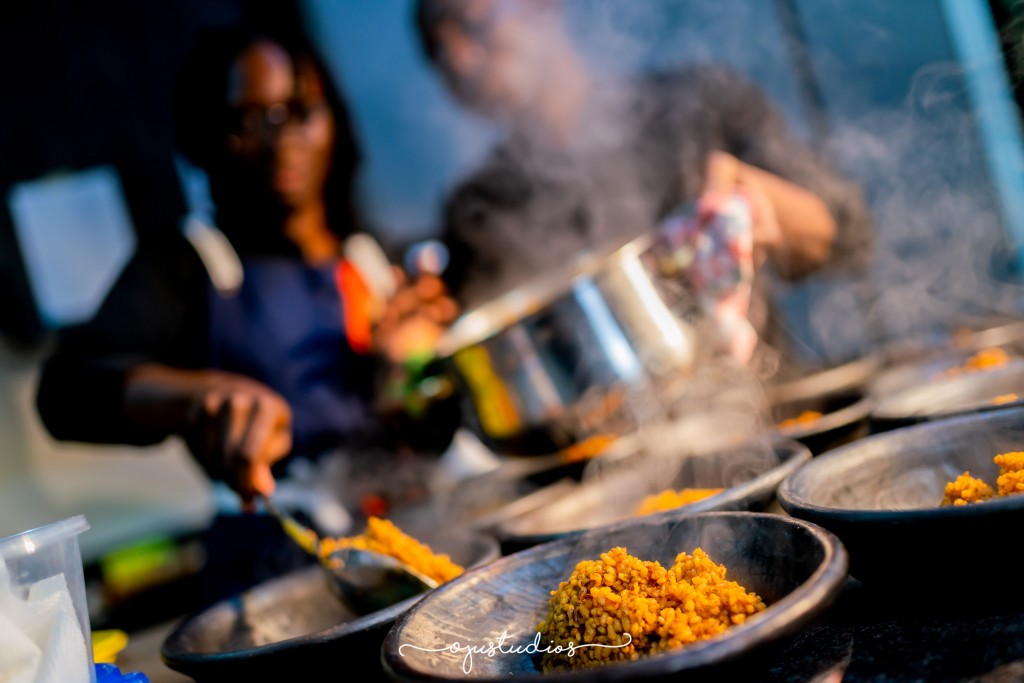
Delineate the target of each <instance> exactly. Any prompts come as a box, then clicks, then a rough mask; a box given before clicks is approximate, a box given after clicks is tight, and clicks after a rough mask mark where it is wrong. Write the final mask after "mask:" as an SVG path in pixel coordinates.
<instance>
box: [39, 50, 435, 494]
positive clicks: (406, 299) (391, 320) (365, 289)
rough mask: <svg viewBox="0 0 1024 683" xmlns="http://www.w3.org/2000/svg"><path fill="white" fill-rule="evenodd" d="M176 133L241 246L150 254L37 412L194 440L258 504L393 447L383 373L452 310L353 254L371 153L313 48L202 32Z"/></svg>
mask: <svg viewBox="0 0 1024 683" xmlns="http://www.w3.org/2000/svg"><path fill="white" fill-rule="evenodd" d="M176 123H177V129H178V130H177V132H178V144H179V147H180V150H181V151H182V153H183V154H184V155H185V156H186V157H188V159H189V160H191V161H192V162H193V163H194V164H196V165H197V166H198V167H200V168H201V169H203V170H204V171H205V172H206V174H207V176H208V178H209V184H210V194H211V197H212V199H213V203H214V204H215V206H216V219H215V220H216V224H217V227H218V228H219V230H220V232H221V233H222V234H223V236H226V238H227V239H226V241H225V240H223V239H212V240H211V239H209V238H206V239H202V240H194V244H189V243H188V242H187V241H186V240H183V239H181V238H180V236H178V235H175V236H172V237H171V238H168V239H167V240H166V241H164V242H162V243H159V244H153V243H146V244H143V245H140V248H139V250H138V252H137V254H136V256H135V258H134V259H133V260H132V262H131V263H130V264H129V265H128V266H127V268H126V269H125V271H124V272H123V274H122V275H121V278H120V280H119V282H118V283H117V284H116V285H115V287H114V288H113V290H112V291H111V293H110V295H109V296H108V298H107V300H106V301H105V303H104V305H103V307H102V308H101V310H100V312H99V313H98V315H97V316H96V317H95V319H94V320H92V321H90V322H89V323H87V324H85V325H83V326H82V327H80V328H77V329H72V330H69V331H67V333H66V334H65V335H64V336H63V338H62V340H61V343H60V345H59V348H58V349H57V351H56V353H55V355H54V356H53V357H52V358H51V359H50V361H49V362H48V363H47V365H46V367H45V369H44V372H43V376H42V379H41V383H40V387H39V394H38V407H39V411H40V414H41V416H42V418H43V421H44V423H45V424H46V426H47V427H48V429H49V430H50V432H51V433H52V434H53V435H54V436H55V437H57V438H59V439H70V440H78V441H91V442H107V443H111V442H114V443H129V444H137V445H145V444H152V443H156V442H159V441H161V440H163V439H164V438H166V437H168V436H170V435H175V434H177V435H180V436H182V437H184V439H185V440H186V442H187V443H188V445H189V447H190V449H191V451H192V453H193V454H194V455H195V456H196V458H197V460H198V461H199V462H200V463H201V464H202V465H203V467H204V468H205V469H206V471H207V472H208V473H210V474H211V475H212V476H214V477H217V478H223V479H224V480H225V481H227V483H228V484H229V485H230V486H232V487H233V488H234V489H235V490H236V491H237V492H238V494H239V495H240V496H241V498H242V501H243V503H244V504H246V505H247V506H248V505H251V503H252V502H253V500H254V498H255V496H256V495H257V494H258V493H262V494H267V495H269V494H270V493H271V492H272V490H273V488H274V476H273V474H272V467H273V466H274V465H275V464H276V463H279V462H281V461H282V460H283V459H284V458H285V456H288V455H289V454H292V453H296V454H301V455H304V456H310V457H316V456H317V455H318V454H320V453H322V452H326V451H328V450H332V449H336V448H338V447H339V446H341V445H344V444H352V443H358V442H361V441H363V440H367V439H374V438H376V437H379V436H380V435H381V433H382V429H381V422H380V420H379V419H378V417H379V416H378V415H376V414H375V412H374V410H373V409H372V405H373V399H374V390H375V386H378V384H379V383H378V381H377V380H378V379H379V377H380V376H381V374H382V368H383V369H384V370H389V369H392V368H395V367H401V364H402V362H403V361H404V360H406V359H407V358H409V357H410V356H411V355H412V354H414V353H415V352H416V351H417V349H421V348H423V347H429V346H430V344H431V343H432V341H433V340H434V339H435V338H436V335H437V334H439V332H440V329H441V325H443V324H444V323H446V322H448V321H450V319H451V318H452V317H454V312H455V311H454V304H453V303H452V302H451V300H449V299H448V298H447V297H445V296H444V292H443V288H442V286H441V284H440V282H439V281H438V280H436V279H430V278H420V279H419V280H417V281H416V282H415V283H407V284H402V283H401V282H399V283H398V287H397V294H396V293H395V290H394V286H395V282H394V281H391V282H390V283H387V282H386V280H387V278H386V277H385V278H383V279H381V278H380V277H379V273H378V278H377V279H374V278H373V277H371V274H370V273H368V272H367V271H366V269H362V270H361V269H360V267H358V266H357V265H356V264H355V263H353V261H352V259H350V258H348V257H347V255H348V254H351V249H349V248H348V247H349V245H350V244H355V243H359V244H360V245H362V247H363V253H364V254H365V253H366V243H367V240H366V239H365V237H366V236H365V235H364V236H362V237H363V238H364V239H363V240H362V241H359V240H358V239H356V238H354V237H352V235H353V234H354V233H355V232H356V231H357V229H358V226H359V220H358V212H357V210H356V207H355V204H354V200H353V194H354V193H353V185H354V180H355V176H356V171H357V167H358V161H359V154H358V150H357V147H356V143H355V140H354V138H353V134H352V131H351V128H350V126H349V122H348V117H347V114H346V111H345V107H344V105H343V103H342V100H341V98H340V97H339V95H338V93H337V92H336V91H335V89H334V88H333V87H332V84H331V80H330V78H329V77H328V75H327V71H326V70H325V69H324V67H323V65H322V63H321V61H320V60H319V59H318V57H317V56H316V54H315V53H314V51H313V50H312V49H310V46H309V45H308V44H307V43H306V42H305V41H303V40H301V39H297V38H293V37H289V36H271V35H270V34H266V33H257V32H252V31H238V30H232V31H221V32H217V33H213V34H210V35H207V36H205V37H203V38H202V39H201V40H200V41H199V43H198V45H197V47H196V49H195V50H194V51H193V53H192V55H191V57H190V58H189V60H188V61H187V63H186V65H185V67H184V69H183V71H182V75H181V79H180V84H179V90H178V93H177V104H176ZM207 237H208V236H207ZM203 245H205V247H204V246H203ZM225 251H226V252H227V253H228V258H227V262H229V263H230V262H235V263H237V264H239V265H240V266H241V268H240V274H241V277H240V278H235V279H236V280H240V282H238V281H235V282H228V283H227V285H225V284H224V281H226V280H227V281H230V280H231V279H232V278H231V277H230V274H231V273H230V271H231V269H230V268H228V269H227V271H229V272H228V276H227V277H225V275H224V271H225V268H224V267H223V265H221V266H220V267H219V269H218V267H214V266H212V265H211V264H213V263H215V262H220V263H221V264H223V263H224V262H225V259H224V258H223V256H224V253H225ZM371 251H372V250H371ZM232 253H233V254H237V261H232V258H233V257H232V256H231V254H232ZM218 254H219V256H220V257H221V258H219V259H218ZM218 273H219V276H218ZM386 275H392V274H391V272H390V270H388V272H387V273H386ZM397 277H399V278H401V274H398V275H397ZM378 282H385V284H383V285H381V284H376V285H375V283H378ZM389 287H390V288H391V289H390V291H389ZM391 295H393V296H391ZM389 297H390V298H389ZM434 426H435V427H436V424H435V425H434ZM453 428H454V426H452V429H453ZM441 432H444V430H443V429H442V430H441ZM441 432H438V433H440V436H439V437H438V438H437V439H435V441H437V442H438V444H439V445H443V444H444V443H445V434H443V433H441ZM447 436H449V437H450V433H448V434H447ZM274 471H275V472H276V471H278V470H274Z"/></svg>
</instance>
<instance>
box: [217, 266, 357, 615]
mask: <svg viewBox="0 0 1024 683" xmlns="http://www.w3.org/2000/svg"><path fill="white" fill-rule="evenodd" d="M243 267H244V281H243V283H242V286H241V288H240V290H239V291H238V292H237V293H236V294H234V295H233V296H224V295H222V294H220V293H218V292H217V291H216V290H214V289H213V287H212V286H211V287H210V293H209V297H208V298H209V316H210V319H209V326H208V329H209V347H208V348H209V366H210V367H212V368H217V369H220V370H224V371H227V372H235V373H239V374H242V375H246V376H247V377H252V378H253V379H256V380H258V381H260V382H263V383H264V384H266V385H267V386H269V387H270V388H272V389H273V390H274V391H276V392H278V393H279V394H281V396H282V397H284V399H285V400H286V401H287V402H288V404H289V405H290V406H291V409H292V420H293V423H292V424H293V454H294V455H295V456H299V457H309V458H316V457H317V456H319V455H321V454H324V453H326V452H327V451H330V450H333V449H337V448H338V447H339V446H343V445H345V444H346V443H352V442H353V441H358V440H359V439H361V438H363V437H364V436H366V434H367V433H368V432H369V429H370V426H371V416H370V409H369V405H370V404H369V400H370V391H371V388H372V380H373V371H372V362H371V359H370V357H369V356H367V355H366V354H365V353H357V352H356V351H355V350H354V349H353V345H355V346H357V347H360V346H365V345H366V340H365V338H364V337H365V331H364V332H361V333H360V334H355V335H353V334H352V330H350V329H347V327H352V326H353V325H352V315H353V312H354V306H353V305H351V301H350V299H351V298H352V297H351V292H346V293H345V295H343V294H342V293H341V288H342V287H343V286H344V285H343V278H342V277H341V273H340V270H339V269H340V268H341V266H340V261H339V262H338V263H336V264H332V265H328V266H321V267H311V266H308V265H305V264H303V263H302V262H301V261H297V260H295V259H287V258H248V259H245V261H244V262H243ZM350 272H351V271H349V273H350ZM346 302H348V303H349V306H348V308H346ZM346 321H347V322H349V325H348V326H346ZM287 460H290V458H288V459H286V461H287ZM284 468H285V461H282V462H281V463H279V467H275V475H277V476H280V475H281V474H283V472H284ZM293 512H294V511H293ZM307 521H308V520H307ZM205 545H206V557H207V559H206V566H205V568H204V571H203V582H202V590H201V598H200V600H201V602H202V604H203V605H208V604H210V603H212V602H215V601H217V600H220V599H224V598H226V597H228V596H231V595H234V594H237V593H238V592H240V591H243V590H246V589H248V588H250V587H251V586H254V585H256V584H259V583H262V582H264V581H267V580H269V579H271V578H273V577H275V576H279V575H281V574H283V573H285V572H288V571H290V570H293V569H296V568H298V567H301V566H306V565H308V564H309V563H310V561H311V560H310V558H309V557H308V556H307V555H305V553H304V552H303V551H301V550H299V549H298V548H297V546H296V545H295V544H294V542H292V541H291V540H289V539H288V538H287V537H286V536H285V535H284V534H283V533H282V532H281V529H280V526H279V525H278V523H277V522H276V521H275V520H274V519H273V518H272V517H269V516H267V515H262V514H260V515H244V514H243V515H236V514H221V515H218V516H217V517H216V518H215V519H214V521H213V524H212V525H211V528H210V529H209V530H208V531H207V536H206V544H205Z"/></svg>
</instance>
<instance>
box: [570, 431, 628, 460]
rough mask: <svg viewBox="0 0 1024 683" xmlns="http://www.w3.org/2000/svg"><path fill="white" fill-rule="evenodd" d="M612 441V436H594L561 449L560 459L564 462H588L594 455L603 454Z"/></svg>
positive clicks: (613, 438)
mask: <svg viewBox="0 0 1024 683" xmlns="http://www.w3.org/2000/svg"><path fill="white" fill-rule="evenodd" d="M614 441H615V436H613V435H612V434H595V435H594V436H592V437H590V438H588V439H584V440H583V441H580V442H579V443H577V444H573V445H572V446H569V447H568V448H565V449H563V450H562V459H563V460H565V461H566V462H579V461H581V460H589V459H590V458H593V457H594V456H596V455H601V453H604V452H605V450H607V448H608V446H610V445H612V443H613V442H614Z"/></svg>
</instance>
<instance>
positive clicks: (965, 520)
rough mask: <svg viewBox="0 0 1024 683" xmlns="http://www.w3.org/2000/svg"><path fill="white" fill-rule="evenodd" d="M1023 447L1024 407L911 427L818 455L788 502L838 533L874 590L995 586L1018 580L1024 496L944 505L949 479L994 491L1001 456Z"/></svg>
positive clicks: (786, 488)
mask: <svg viewBox="0 0 1024 683" xmlns="http://www.w3.org/2000/svg"><path fill="white" fill-rule="evenodd" d="M1022 447H1024V409H1020V408H1013V409H1005V410H998V411H992V412H986V413H979V414H976V415H968V416H963V417H957V418H951V419H946V420H939V421H935V422H929V423H925V424H921V425H917V426H913V427H906V428H903V429H898V430H895V431H891V432H887V433H885V434H878V435H874V436H869V437H866V438H864V439H861V440H860V441H858V442H856V443H852V444H849V445H846V446H841V447H840V448H837V449H835V450H833V451H830V452H829V453H826V454H824V455H822V456H819V457H817V458H814V459H813V460H811V461H810V462H808V463H806V464H805V465H803V466H802V467H801V468H800V469H798V470H797V471H796V472H795V473H793V474H792V475H791V476H790V477H788V478H787V479H786V480H785V481H784V482H783V483H782V485H781V486H780V487H779V501H780V503H781V504H782V507H783V509H785V510H786V511H787V512H788V513H789V514H791V515H793V516H795V517H800V518H801V519H806V520H809V521H811V522H815V523H817V524H820V525H821V526H823V527H825V528H826V529H829V530H831V531H832V532H834V533H835V534H836V535H837V536H839V538H841V539H842V541H843V543H844V544H845V545H846V547H847V548H848V549H849V551H850V571H851V573H852V574H853V575H854V576H855V577H856V578H858V579H860V580H861V581H863V582H864V583H865V584H869V585H871V586H872V587H874V588H878V587H881V588H883V589H884V588H887V587H888V588H893V589H894V590H896V591H898V592H899V593H901V594H910V593H914V592H921V591H927V590H934V589H935V587H936V586H947V587H948V585H952V584H951V582H955V584H956V585H960V586H965V585H995V584H996V583H997V582H998V581H1000V580H1001V579H1007V580H1009V579H1010V578H1011V577H1014V578H1015V577H1017V576H1019V572H1020V564H1019V562H1018V560H1017V559H1016V557H1015V556H1014V554H1013V553H1009V552H1008V550H1007V549H1008V548H1009V547H1011V546H1012V544H1013V542H1014V540H1013V539H1015V538H1016V533H1017V532H1018V530H1019V529H1020V528H1021V524H1022V523H1024V496H1008V497H1005V498H997V499H994V500H991V501H987V502H984V503H977V504H973V505H966V506H950V507H940V503H941V502H942V498H943V494H944V490H945V484H946V483H947V482H949V481H952V480H953V479H955V478H956V477H957V476H958V475H960V474H961V473H963V472H964V471H965V470H969V471H970V472H971V474H972V475H973V476H975V477H980V478H982V479H984V480H985V481H987V482H989V484H990V485H992V486H993V487H994V485H995V481H996V476H997V474H998V468H997V467H996V465H995V464H994V463H993V462H992V458H993V457H994V456H995V455H997V454H998V453H1003V452H1006V451H1015V450H1021V449H1022ZM971 582H979V583H977V584H975V583H971ZM981 582H984V583H983V584H982V583H981Z"/></svg>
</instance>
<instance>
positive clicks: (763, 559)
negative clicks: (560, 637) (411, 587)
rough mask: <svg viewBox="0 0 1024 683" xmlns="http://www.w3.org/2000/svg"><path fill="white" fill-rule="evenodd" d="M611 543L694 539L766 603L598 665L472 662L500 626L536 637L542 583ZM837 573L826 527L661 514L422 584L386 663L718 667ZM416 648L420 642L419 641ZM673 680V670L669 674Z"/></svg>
mask: <svg viewBox="0 0 1024 683" xmlns="http://www.w3.org/2000/svg"><path fill="white" fill-rule="evenodd" d="M616 546H625V547H626V549H627V551H628V552H630V553H631V554H633V555H636V556H638V557H640V558H642V559H648V560H657V561H659V562H661V563H662V564H666V563H667V564H671V562H672V561H673V559H674V558H675V556H676V555H677V554H678V553H679V552H682V551H686V552H692V551H693V549H694V548H696V547H701V548H703V549H704V550H705V551H706V552H707V553H708V554H709V556H710V557H711V558H712V559H713V560H715V561H716V562H720V563H722V564H724V565H725V566H726V568H727V569H728V571H729V574H728V576H729V578H731V579H733V580H735V581H738V582H739V583H740V584H741V585H743V586H744V587H746V588H747V589H748V590H752V591H754V592H756V593H757V594H758V595H760V596H761V597H762V598H763V599H764V600H765V602H766V603H767V604H768V608H767V609H766V610H765V611H763V612H761V613H759V614H757V615H755V616H753V617H751V618H750V619H748V620H747V621H746V622H745V623H743V624H741V625H738V626H734V627H732V628H730V629H729V630H728V631H727V632H726V633H724V634H722V635H720V636H718V637H716V638H714V639H710V640H706V641H702V642H699V643H694V644H691V645H688V646H686V647H684V648H681V649H679V650H675V651H672V652H666V653H662V654H658V655H651V656H647V657H641V658H640V659H638V660H635V661H630V662H625V663H618V664H614V665H609V666H607V667H605V668H602V669H599V670H594V669H592V670H588V671H578V672H564V673H558V674H543V673H542V672H541V671H540V669H539V666H538V664H537V662H536V659H535V657H533V656H531V655H530V654H528V653H525V652H523V653H520V654H501V653H497V652H496V653H495V654H494V656H487V655H486V654H477V655H475V656H474V657H473V660H472V668H471V671H470V672H469V673H468V674H467V673H466V672H465V671H464V669H463V664H464V658H465V652H464V651H463V652H462V653H452V652H451V651H447V652H427V651H425V650H427V649H435V650H436V649H438V648H444V647H451V645H452V644H453V643H455V642H458V643H459V644H460V645H462V646H477V647H487V645H488V643H490V642H496V641H497V639H498V638H499V637H500V635H501V634H502V632H506V633H508V634H509V637H510V639H509V640H507V641H506V643H505V645H506V646H507V649H512V647H514V646H517V645H518V646H522V645H525V644H526V643H528V642H531V641H532V640H533V638H534V637H536V629H537V625H538V624H539V623H540V622H541V621H542V620H543V619H544V617H545V615H546V614H547V611H548V600H549V597H550V591H551V590H552V589H554V588H557V587H558V584H559V582H560V581H563V580H565V579H566V578H567V577H568V576H569V574H570V573H571V572H572V569H573V567H575V565H576V564H577V563H578V562H580V561H581V560H584V559H594V558H597V557H598V556H599V555H600V554H601V553H602V552H605V551H607V550H608V549H610V548H613V547H616ZM845 578H846V552H845V550H844V549H843V547H842V544H841V543H839V541H838V540H837V539H836V538H835V537H834V536H833V535H832V534H830V533H828V532H827V531H825V530H823V529H821V528H819V527H817V526H815V525H813V524H807V523H805V522H802V521H800V520H796V519H793V518H790V517H785V516H782V515H769V514H763V513H751V512H713V513H705V514H700V515H689V516H678V515H676V516H673V515H672V514H671V513H661V514H658V515H653V516H650V517H645V518H642V519H637V520H630V521H629V522H624V523H621V524H616V525H614V526H611V527H605V528H602V529H600V530H597V531H594V532H591V533H588V534H586V535H584V536H579V537H575V538H567V539H562V540H560V541H555V542H553V543H547V544H544V545H541V546H537V547H536V548H532V549H530V550H526V551H524V552H521V553H517V554H515V555H512V556H509V557H505V558H502V559H500V560H498V561H497V562H494V563H492V564H491V565H489V566H487V567H483V568H481V569H479V570H476V571H473V572H469V573H467V574H466V575H464V576H462V577H459V578H458V579H456V580H455V581H452V582H451V583H449V584H448V585H446V586H443V587H441V588H439V589H438V590H436V591H434V592H432V593H431V595H430V596H428V597H427V598H426V599H424V600H423V601H422V602H420V603H419V604H418V605H417V606H416V607H415V608H413V610H411V611H410V612H408V613H407V614H406V615H404V616H403V617H402V618H401V619H400V620H399V621H398V623H396V624H395V626H394V627H393V628H392V629H391V631H390V632H389V633H388V635H387V638H386V639H385V641H384V647H383V650H382V656H383V659H384V666H385V669H386V670H387V671H388V673H389V674H391V675H392V676H393V677H395V678H396V679H398V680H400V681H441V680H447V681H494V680H502V679H507V678H509V677H520V678H526V677H541V676H543V677H544V678H545V679H546V680H552V681H581V680H604V681H612V680H616V681H620V680H621V681H625V680H638V679H652V678H668V677H672V676H679V675H680V674H683V673H685V674H686V675H687V676H688V678H687V680H690V678H689V676H690V675H691V674H698V673H701V672H704V673H706V672H708V671H709V670H717V668H718V667H720V666H724V665H727V664H728V663H730V662H736V661H737V660H738V659H740V658H745V657H746V655H748V654H750V653H753V652H756V651H758V650H760V649H761V648H762V647H763V646H766V645H768V644H770V643H778V642H779V641H780V640H781V639H784V638H785V637H786V636H789V635H792V634H793V633H795V632H796V631H798V630H799V629H800V628H801V627H803V626H804V625H805V624H807V623H808V622H809V621H810V620H812V619H813V618H814V617H815V616H817V615H818V614H820V613H821V612H822V611H823V610H825V609H826V608H827V606H828V605H829V604H830V603H831V602H832V601H833V600H834V599H835V598H836V597H837V595H838V593H839V592H840V590H841V589H842V587H843V583H844V581H845ZM417 648H421V649H417ZM676 680H679V679H676Z"/></svg>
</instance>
